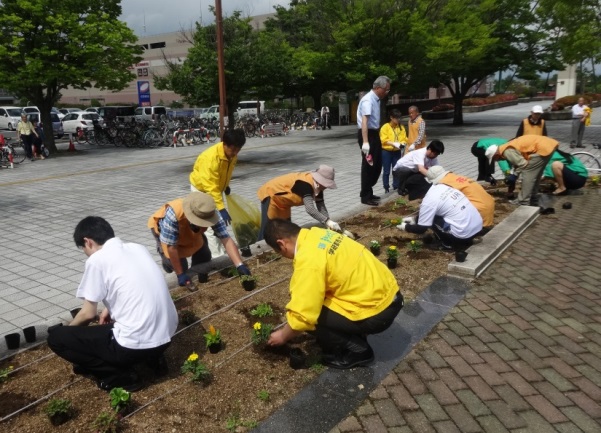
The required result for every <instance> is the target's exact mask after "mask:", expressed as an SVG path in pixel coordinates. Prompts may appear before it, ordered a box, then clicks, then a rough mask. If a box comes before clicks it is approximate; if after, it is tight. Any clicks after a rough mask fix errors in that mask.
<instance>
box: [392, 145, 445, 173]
mask: <svg viewBox="0 0 601 433" xmlns="http://www.w3.org/2000/svg"><path fill="white" fill-rule="evenodd" d="M427 151H428V149H427V148H425V147H423V148H421V149H417V150H413V151H411V152H409V153H406V154H405V155H404V156H403V157H402V158H401V159H399V160H398V161H397V163H396V164H395V165H394V168H393V171H397V170H400V169H401V168H408V169H409V170H411V171H415V172H417V166H418V165H423V166H424V167H425V168H426V169H428V168H430V167H432V166H434V165H438V158H428V157H427V156H426V152H427Z"/></svg>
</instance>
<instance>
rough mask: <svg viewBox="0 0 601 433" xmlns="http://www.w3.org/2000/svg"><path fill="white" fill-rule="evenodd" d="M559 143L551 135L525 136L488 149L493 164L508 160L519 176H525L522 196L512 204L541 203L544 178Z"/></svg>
mask: <svg viewBox="0 0 601 433" xmlns="http://www.w3.org/2000/svg"><path fill="white" fill-rule="evenodd" d="M558 146H559V142H558V141H557V140H553V139H552V138H549V137H545V136H542V135H522V136H521V137H517V138H514V139H513V140H511V141H508V142H507V143H505V144H503V145H501V146H497V145H493V146H490V147H489V148H488V149H486V154H485V155H486V157H487V158H488V161H489V163H490V162H491V161H493V160H494V161H498V160H499V159H505V160H507V161H508V162H509V163H510V164H511V165H512V166H513V168H514V172H515V174H516V175H518V176H519V175H520V174H521V175H522V189H521V190H520V193H519V194H518V198H517V199H516V200H512V201H510V203H512V204H517V205H530V206H538V187H539V184H540V180H541V177H542V174H543V171H544V170H545V166H546V165H547V163H548V162H549V160H550V159H551V155H552V154H553V152H555V149H557V147H558Z"/></svg>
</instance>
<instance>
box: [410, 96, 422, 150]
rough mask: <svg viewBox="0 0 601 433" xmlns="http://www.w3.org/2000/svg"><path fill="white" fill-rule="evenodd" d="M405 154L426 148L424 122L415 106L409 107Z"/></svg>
mask: <svg viewBox="0 0 601 433" xmlns="http://www.w3.org/2000/svg"><path fill="white" fill-rule="evenodd" d="M407 133H408V138H407V143H409V147H408V148H407V152H411V151H412V150H415V149H422V148H424V147H426V122H424V119H423V118H422V116H421V115H420V114H419V108H417V107H416V106H415V105H412V106H411V107H409V122H408V123H407Z"/></svg>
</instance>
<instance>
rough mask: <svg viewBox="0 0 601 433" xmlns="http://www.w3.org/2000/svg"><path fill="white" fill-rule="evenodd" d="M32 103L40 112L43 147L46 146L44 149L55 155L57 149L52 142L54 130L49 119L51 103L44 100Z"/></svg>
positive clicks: (33, 100)
mask: <svg viewBox="0 0 601 433" xmlns="http://www.w3.org/2000/svg"><path fill="white" fill-rule="evenodd" d="M32 102H33V103H34V104H35V105H36V107H38V109H39V110H40V121H41V122H42V128H44V146H46V149H48V151H49V152H50V153H51V154H56V153H57V152H58V149H57V147H56V143H55V141H54V129H53V128H52V118H51V117H50V110H51V109H52V103H51V102H48V101H46V98H43V99H41V100H35V99H32Z"/></svg>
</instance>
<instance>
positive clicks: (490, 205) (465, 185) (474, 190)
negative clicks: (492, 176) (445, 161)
mask: <svg viewBox="0 0 601 433" xmlns="http://www.w3.org/2000/svg"><path fill="white" fill-rule="evenodd" d="M426 179H427V180H428V182H430V183H432V185H438V184H439V183H442V184H444V185H447V186H450V187H452V188H455V189H456V190H459V191H461V192H462V193H463V195H465V196H466V197H467V199H468V200H469V201H470V203H471V204H473V205H474V207H475V208H476V210H478V213H479V214H480V216H481V217H482V227H483V228H484V229H490V228H491V227H492V226H493V224H494V216H495V199H494V197H493V196H492V195H490V194H489V193H487V192H486V190H485V189H484V188H483V187H482V185H480V184H479V183H478V182H476V181H475V180H473V179H470V178H469V177H467V176H461V175H458V174H455V173H451V172H450V171H448V170H445V169H444V167H442V166H440V165H435V166H434V167H430V168H429V169H428V172H427V173H426ZM487 231H488V230H487Z"/></svg>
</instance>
